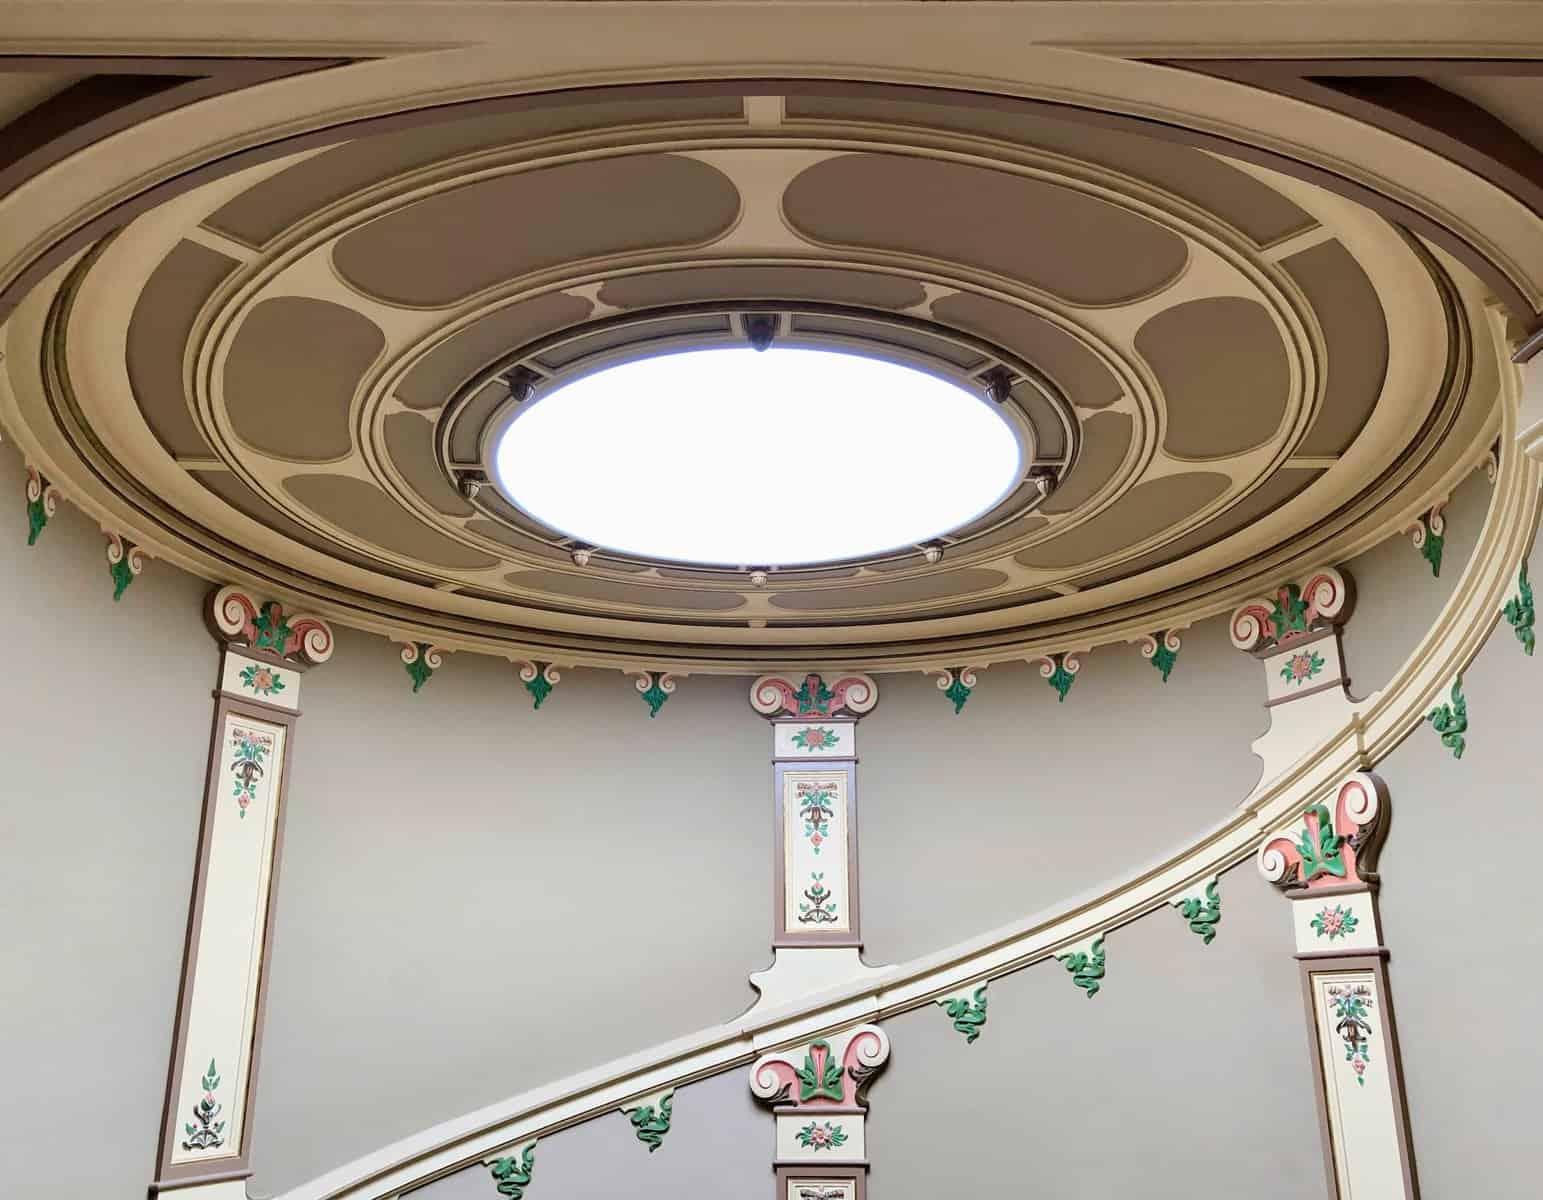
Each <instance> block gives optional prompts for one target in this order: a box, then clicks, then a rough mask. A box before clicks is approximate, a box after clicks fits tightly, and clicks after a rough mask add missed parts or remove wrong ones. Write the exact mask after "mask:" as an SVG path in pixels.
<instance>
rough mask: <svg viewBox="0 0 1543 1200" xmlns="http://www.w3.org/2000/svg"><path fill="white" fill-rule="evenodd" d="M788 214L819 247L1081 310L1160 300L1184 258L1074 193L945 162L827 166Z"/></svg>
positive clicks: (893, 158)
mask: <svg viewBox="0 0 1543 1200" xmlns="http://www.w3.org/2000/svg"><path fill="white" fill-rule="evenodd" d="M782 207H783V212H784V214H785V215H786V216H787V219H788V220H789V221H790V222H791V223H792V224H793V226H794V227H795V228H796V229H798V230H800V231H801V232H803V233H805V234H806V235H808V236H809V237H811V238H814V239H815V240H817V241H821V242H826V243H833V244H837V245H846V246H865V247H874V248H877V249H884V250H896V251H901V252H909V253H913V254H924V255H927V256H929V257H934V258H941V259H945V260H948V261H952V262H959V263H967V264H970V265H971V266H975V267H980V268H983V269H985V270H988V271H995V272H998V273H1000V274H1003V275H1007V276H1009V277H1011V278H1014V279H1019V280H1022V281H1023V282H1025V283H1027V284H1030V285H1032V286H1034V287H1037V288H1041V289H1043V290H1045V291H1047V292H1050V293H1052V294H1054V295H1056V296H1060V297H1062V298H1064V299H1066V300H1069V301H1071V302H1072V303H1074V304H1117V303H1120V302H1122V301H1126V300H1130V299H1133V298H1134V297H1137V296H1144V295H1147V294H1149V293H1151V292H1154V291H1156V290H1157V289H1158V288H1160V287H1161V286H1162V285H1164V284H1166V283H1168V282H1169V281H1171V280H1172V279H1174V278H1175V277H1176V276H1177V275H1178V274H1179V272H1180V271H1181V270H1182V269H1183V267H1184V263H1185V258H1186V253H1187V252H1186V249H1185V246H1184V242H1183V241H1182V240H1181V239H1180V238H1179V237H1177V236H1176V235H1174V234H1172V233H1170V232H1168V231H1167V230H1166V229H1163V228H1161V227H1160V226H1158V225H1156V224H1154V223H1152V222H1151V221H1148V220H1147V219H1146V218H1144V217H1140V216H1137V215H1136V214H1134V213H1132V212H1128V211H1127V210H1125V209H1123V208H1118V207H1116V206H1115V205H1113V204H1109V203H1106V202H1105V201H1103V200H1098V199H1095V198H1094V197H1092V196H1088V195H1086V194H1084V193H1082V192H1079V191H1076V190H1073V189H1072V188H1068V187H1062V186H1060V185H1058V184H1054V183H1049V182H1046V181H1044V180H1039V179H1029V178H1025V177H1023V176H1019V175H1013V174H1010V173H1008V172H1006V171H993V170H989V169H987V168H985V167H975V166H967V165H964V164H962V163H952V162H943V161H941V160H937V159H928V158H915V157H908V156H901V155H889V154H847V155H842V156H841V157H839V158H832V159H827V160H826V161H824V162H820V163H816V164H815V165H814V166H812V167H810V168H808V169H807V170H806V171H804V172H803V173H802V174H801V175H799V176H798V177H797V178H796V179H794V180H793V182H792V183H791V184H789V185H788V188H787V191H786V192H785V193H784V195H783V199H782Z"/></svg>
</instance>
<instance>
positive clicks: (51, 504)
mask: <svg viewBox="0 0 1543 1200" xmlns="http://www.w3.org/2000/svg"><path fill="white" fill-rule="evenodd" d="M58 509H59V494H58V493H57V492H56V491H54V485H53V484H51V483H49V482H48V480H47V479H45V478H43V476H42V474H41V473H39V471H38V470H37V468H36V467H28V468H27V545H29V546H35V545H37V540H38V536H39V535H40V534H41V533H42V532H43V528H44V526H46V525H47V524H48V518H49V517H51V516H53V515H54V513H55V512H57V511H58Z"/></svg>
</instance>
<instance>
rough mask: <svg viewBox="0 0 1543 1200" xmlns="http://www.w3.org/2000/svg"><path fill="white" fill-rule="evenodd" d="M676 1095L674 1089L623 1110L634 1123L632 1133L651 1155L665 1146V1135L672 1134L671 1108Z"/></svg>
mask: <svg viewBox="0 0 1543 1200" xmlns="http://www.w3.org/2000/svg"><path fill="white" fill-rule="evenodd" d="M674 1095H675V1092H674V1091H673V1089H672V1090H671V1091H667V1092H664V1093H662V1094H661V1095H659V1096H658V1097H656V1098H654V1099H653V1100H651V1101H649V1102H646V1103H640V1104H633V1105H630V1106H628V1107H626V1108H623V1109H622V1112H624V1113H626V1114H627V1119H628V1120H629V1121H631V1122H632V1131H633V1132H634V1133H635V1134H636V1135H637V1139H638V1141H640V1142H642V1143H643V1144H644V1145H645V1146H647V1147H648V1152H649V1153H650V1154H652V1153H653V1152H654V1151H655V1150H657V1149H659V1147H660V1146H662V1145H664V1135H665V1134H667V1133H669V1132H670V1118H671V1111H670V1106H671V1104H672V1103H673V1097H674Z"/></svg>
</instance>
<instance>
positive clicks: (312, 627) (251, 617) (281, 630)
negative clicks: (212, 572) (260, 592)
mask: <svg viewBox="0 0 1543 1200" xmlns="http://www.w3.org/2000/svg"><path fill="white" fill-rule="evenodd" d="M209 624H210V627H211V628H212V629H213V631H214V634H215V636H216V637H217V638H219V639H220V641H222V642H226V643H228V644H230V645H233V646H245V647H246V648H247V649H249V650H253V651H257V652H260V653H265V654H271V655H273V656H274V657H276V658H286V659H291V660H296V661H300V662H306V663H311V664H312V665H320V664H321V663H324V662H326V661H327V660H328V659H329V658H331V657H332V650H333V647H334V645H335V644H336V643H335V641H334V639H333V636H332V627H331V626H330V625H328V624H327V623H326V622H325V621H323V620H322V619H321V618H320V617H316V616H311V615H309V614H299V615H295V616H291V615H289V614H288V613H287V612H286V611H285V609H284V606H283V605H282V604H280V603H279V602H278V601H277V600H260V599H258V598H256V597H254V596H253V595H252V594H251V593H250V592H248V591H247V590H246V589H244V588H241V587H237V586H236V585H234V584H228V585H226V586H225V587H222V588H220V589H218V590H217V591H216V592H215V593H214V594H213V595H212V596H211V597H210V598H209Z"/></svg>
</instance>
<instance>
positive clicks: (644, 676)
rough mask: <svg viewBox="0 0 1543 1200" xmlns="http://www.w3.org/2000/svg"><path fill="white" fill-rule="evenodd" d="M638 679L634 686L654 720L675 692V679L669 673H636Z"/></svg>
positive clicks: (635, 680) (634, 681)
mask: <svg viewBox="0 0 1543 1200" xmlns="http://www.w3.org/2000/svg"><path fill="white" fill-rule="evenodd" d="M633 674H634V675H635V676H636V678H635V679H634V680H633V686H635V687H636V688H637V689H638V693H639V694H640V695H641V696H642V697H643V703H644V704H646V705H648V715H649V718H650V719H652V718H654V717H657V716H658V715H659V710H660V709H661V708H663V707H664V702H665V701H666V700H668V699H669V698H670V696H671V694H672V693H673V692H674V691H675V679H674V677H673V676H672V675H671V674H670V673H669V672H668V671H635V672H633Z"/></svg>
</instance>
